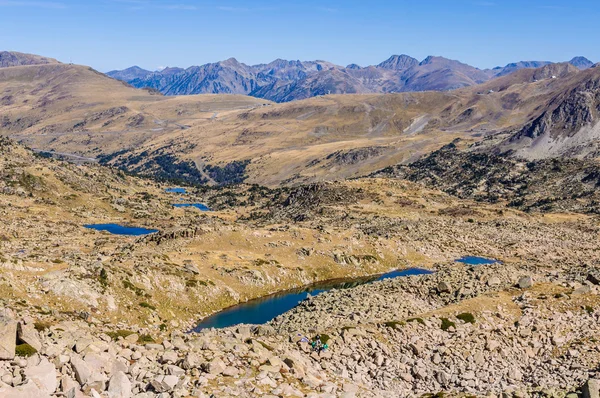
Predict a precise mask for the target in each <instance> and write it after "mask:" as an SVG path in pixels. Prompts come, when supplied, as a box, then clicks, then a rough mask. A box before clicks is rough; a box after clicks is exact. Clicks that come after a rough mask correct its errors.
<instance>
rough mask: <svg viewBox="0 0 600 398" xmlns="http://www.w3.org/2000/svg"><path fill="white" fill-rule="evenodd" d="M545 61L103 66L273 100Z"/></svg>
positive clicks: (174, 85) (415, 87)
mask: <svg viewBox="0 0 600 398" xmlns="http://www.w3.org/2000/svg"><path fill="white" fill-rule="evenodd" d="M570 62H571V64H572V65H574V66H576V67H577V68H579V69H586V68H589V67H590V66H591V65H592V63H591V61H589V60H587V59H586V58H584V57H576V58H574V59H573V60H571V61H570ZM548 64H550V62H537V61H531V62H518V63H512V64H509V65H506V66H505V67H498V68H494V69H491V70H480V69H477V68H474V67H472V66H469V65H466V64H463V63H461V62H458V61H454V60H450V59H447V58H443V57H433V56H430V57H427V58H426V59H424V60H423V61H421V62H419V61H418V60H416V59H414V58H412V57H410V56H408V55H393V56H392V57H390V58H389V59H388V60H386V61H384V62H382V63H380V64H379V65H376V66H367V67H365V68H362V67H360V66H358V65H356V64H352V65H349V66H348V67H346V68H344V67H341V66H338V65H334V64H331V63H328V62H325V61H313V62H301V61H286V60H280V59H278V60H275V61H273V62H271V63H269V64H261V65H254V66H249V65H245V64H243V63H240V62H238V61H237V60H235V59H234V58H231V59H228V60H226V61H222V62H217V63H211V64H206V65H202V66H192V67H190V68H188V69H185V70H183V69H179V68H167V69H165V70H163V71H157V72H148V71H144V70H141V69H139V68H137V67H132V68H128V69H125V70H123V71H112V72H108V75H109V76H111V77H114V78H116V79H120V80H124V81H126V82H128V83H130V84H132V85H133V86H135V87H140V88H141V87H151V88H153V89H156V90H159V91H160V92H162V93H164V94H166V95H182V94H205V93H210V94H219V93H226V94H231V93H234V94H248V95H252V96H255V97H259V98H265V99H268V100H272V101H275V102H287V101H293V100H298V99H305V98H311V97H314V96H318V95H324V94H328V93H331V94H356V93H391V92H412V91H428V90H438V91H446V90H452V89H456V88H460V87H468V86H473V85H476V84H479V83H482V82H485V81H488V80H490V79H493V78H496V77H501V76H505V75H508V74H510V73H512V72H515V71H517V70H520V69H523V68H538V67H542V66H545V65H548Z"/></svg>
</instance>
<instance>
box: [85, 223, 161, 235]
mask: <svg viewBox="0 0 600 398" xmlns="http://www.w3.org/2000/svg"><path fill="white" fill-rule="evenodd" d="M84 227H86V228H89V229H95V230H96V231H107V232H110V233H111V234H115V235H130V236H141V235H148V234H153V233H155V232H158V229H147V228H138V227H126V226H124V225H119V224H88V225H84Z"/></svg>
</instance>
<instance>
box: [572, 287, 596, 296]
mask: <svg viewBox="0 0 600 398" xmlns="http://www.w3.org/2000/svg"><path fill="white" fill-rule="evenodd" d="M591 291H592V289H591V288H590V287H589V286H587V285H583V286H581V287H578V288H577V289H575V290H573V294H575V295H581V294H588V293H590V292H591Z"/></svg>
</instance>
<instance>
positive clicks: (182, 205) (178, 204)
mask: <svg viewBox="0 0 600 398" xmlns="http://www.w3.org/2000/svg"><path fill="white" fill-rule="evenodd" d="M173 207H195V208H196V209H200V210H202V211H211V210H210V208H209V207H208V206H207V205H205V204H204V203H175V204H173Z"/></svg>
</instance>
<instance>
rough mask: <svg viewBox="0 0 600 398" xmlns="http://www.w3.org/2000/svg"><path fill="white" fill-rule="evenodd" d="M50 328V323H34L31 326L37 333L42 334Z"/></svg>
mask: <svg viewBox="0 0 600 398" xmlns="http://www.w3.org/2000/svg"><path fill="white" fill-rule="evenodd" d="M50 326H52V324H50V322H42V321H39V322H35V323H34V324H33V327H34V328H35V330H37V331H38V332H43V331H44V330H46V329H50Z"/></svg>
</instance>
